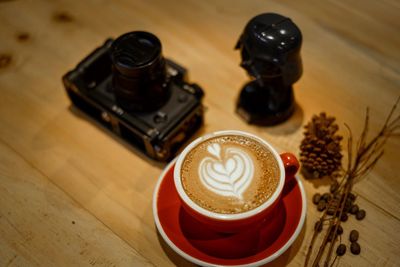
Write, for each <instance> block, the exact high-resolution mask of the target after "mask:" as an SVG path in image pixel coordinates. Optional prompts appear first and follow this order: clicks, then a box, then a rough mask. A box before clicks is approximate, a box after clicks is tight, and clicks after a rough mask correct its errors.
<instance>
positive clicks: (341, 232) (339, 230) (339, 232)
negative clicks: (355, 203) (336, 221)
mask: <svg viewBox="0 0 400 267" xmlns="http://www.w3.org/2000/svg"><path fill="white" fill-rule="evenodd" d="M336 233H337V234H338V235H341V234H343V227H342V226H340V225H339V226H338V229H337V230H336Z"/></svg>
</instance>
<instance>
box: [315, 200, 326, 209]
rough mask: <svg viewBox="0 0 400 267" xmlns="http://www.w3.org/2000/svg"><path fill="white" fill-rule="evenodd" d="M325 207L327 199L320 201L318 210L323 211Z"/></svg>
mask: <svg viewBox="0 0 400 267" xmlns="http://www.w3.org/2000/svg"><path fill="white" fill-rule="evenodd" d="M325 208H326V202H325V200H321V201H320V202H319V203H318V206H317V210H318V211H323V210H324V209H325Z"/></svg>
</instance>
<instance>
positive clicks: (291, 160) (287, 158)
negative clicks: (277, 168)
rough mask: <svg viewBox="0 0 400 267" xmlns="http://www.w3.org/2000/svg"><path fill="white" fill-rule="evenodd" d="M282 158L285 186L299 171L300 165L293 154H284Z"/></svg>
mask: <svg viewBox="0 0 400 267" xmlns="http://www.w3.org/2000/svg"><path fill="white" fill-rule="evenodd" d="M280 156H281V159H282V161H283V166H284V168H285V184H287V183H288V182H289V181H290V180H291V179H292V178H293V177H294V176H295V174H296V173H297V171H298V170H299V167H300V163H299V161H298V160H297V158H296V156H295V155H293V154H292V153H282V154H281V155H280Z"/></svg>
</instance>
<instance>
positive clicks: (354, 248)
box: [350, 242, 361, 255]
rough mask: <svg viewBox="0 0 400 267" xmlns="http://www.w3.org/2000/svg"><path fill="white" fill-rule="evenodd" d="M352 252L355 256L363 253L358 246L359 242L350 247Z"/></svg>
mask: <svg viewBox="0 0 400 267" xmlns="http://www.w3.org/2000/svg"><path fill="white" fill-rule="evenodd" d="M350 251H351V253H353V254H354V255H358V254H360V252H361V247H360V244H358V243H357V242H353V243H351V245H350Z"/></svg>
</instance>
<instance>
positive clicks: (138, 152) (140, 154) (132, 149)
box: [69, 105, 167, 169]
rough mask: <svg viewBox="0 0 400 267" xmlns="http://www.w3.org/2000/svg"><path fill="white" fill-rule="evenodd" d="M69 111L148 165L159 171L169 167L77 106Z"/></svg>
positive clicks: (71, 107) (70, 107) (71, 106)
mask: <svg viewBox="0 0 400 267" xmlns="http://www.w3.org/2000/svg"><path fill="white" fill-rule="evenodd" d="M69 110H70V111H71V112H72V114H74V115H75V116H76V117H78V118H80V119H82V120H86V121H88V122H90V123H91V124H92V125H94V126H95V127H96V128H97V129H99V130H100V131H101V132H103V133H105V134H106V135H108V136H109V137H111V138H112V139H113V140H114V141H116V142H117V143H119V144H120V145H121V146H123V147H124V148H126V149H128V150H129V151H130V152H132V153H134V154H135V155H137V156H138V157H140V158H142V159H143V160H144V161H146V163H148V164H150V165H152V166H154V167H157V168H159V169H163V168H165V166H166V165H167V163H165V162H159V161H156V160H153V159H152V158H150V157H149V156H147V155H146V154H145V153H144V152H142V151H141V150H139V149H138V148H136V147H135V146H134V145H132V144H130V143H129V142H127V141H125V140H124V139H122V138H121V137H119V136H117V135H116V134H115V133H114V132H112V131H111V130H108V129H107V128H106V127H104V126H103V125H102V124H100V123H99V122H98V121H96V120H94V119H93V118H91V117H90V116H88V115H86V114H85V113H83V112H81V111H80V110H79V109H77V108H76V107H75V106H73V105H70V106H69Z"/></svg>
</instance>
